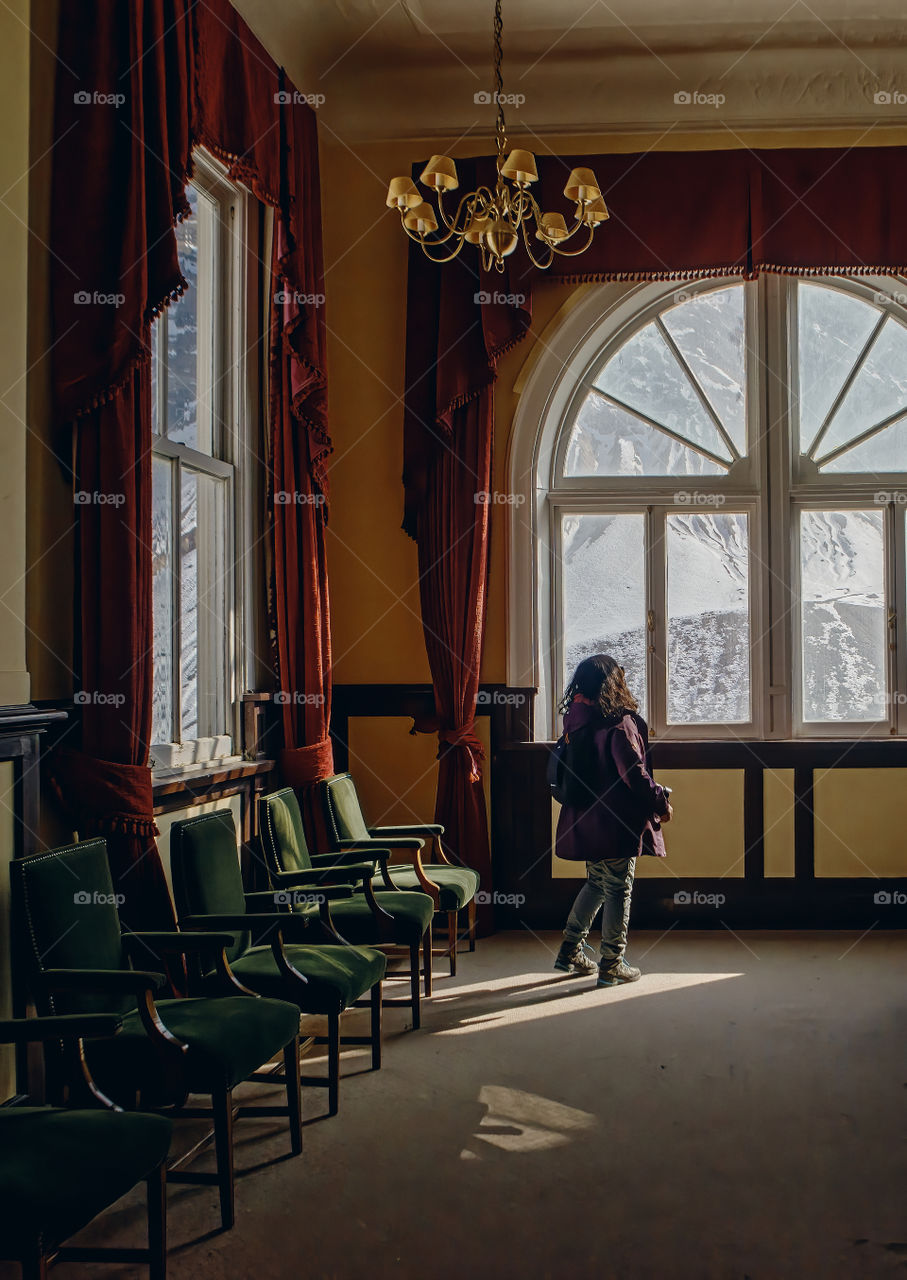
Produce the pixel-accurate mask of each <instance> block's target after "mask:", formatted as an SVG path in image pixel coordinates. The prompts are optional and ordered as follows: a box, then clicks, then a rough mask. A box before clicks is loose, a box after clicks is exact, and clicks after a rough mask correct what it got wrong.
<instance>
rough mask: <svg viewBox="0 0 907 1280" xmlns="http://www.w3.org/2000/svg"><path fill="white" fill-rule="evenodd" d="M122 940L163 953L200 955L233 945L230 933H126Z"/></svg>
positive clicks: (128, 943)
mask: <svg viewBox="0 0 907 1280" xmlns="http://www.w3.org/2000/svg"><path fill="white" fill-rule="evenodd" d="M123 942H124V943H126V944H127V945H129V946H131V945H132V943H133V942H140V943H141V944H142V945H143V946H144V947H145V948H146V949H147V950H149V951H153V952H159V951H160V952H163V953H164V954H165V955H167V954H171V955H186V956H189V955H200V954H204V953H205V952H206V951H210V952H214V953H216V952H218V951H220V950H222V949H223V948H224V947H232V946H233V935H232V933H202V932H201V931H199V932H198V933H194V932H193V933H173V932H170V933H144V932H143V933H127V934H124V935H123Z"/></svg>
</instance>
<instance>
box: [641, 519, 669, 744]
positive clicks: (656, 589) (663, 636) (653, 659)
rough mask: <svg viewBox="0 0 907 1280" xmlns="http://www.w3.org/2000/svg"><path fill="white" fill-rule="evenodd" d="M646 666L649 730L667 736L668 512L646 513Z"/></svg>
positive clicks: (655, 735)
mask: <svg viewBox="0 0 907 1280" xmlns="http://www.w3.org/2000/svg"><path fill="white" fill-rule="evenodd" d="M646 663H647V669H648V683H649V690H650V692H649V729H650V731H651V733H652V736H653V737H660V736H661V734H662V733H664V730H665V727H666V726H667V722H668V687H667V666H668V662H667V563H666V559H665V510H664V508H663V507H656V506H653V505H650V506H649V507H648V508H647V510H646Z"/></svg>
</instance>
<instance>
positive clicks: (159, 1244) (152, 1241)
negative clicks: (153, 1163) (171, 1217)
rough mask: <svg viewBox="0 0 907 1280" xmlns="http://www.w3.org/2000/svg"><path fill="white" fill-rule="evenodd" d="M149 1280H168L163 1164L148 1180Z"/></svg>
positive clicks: (165, 1195) (165, 1181)
mask: <svg viewBox="0 0 907 1280" xmlns="http://www.w3.org/2000/svg"><path fill="white" fill-rule="evenodd" d="M145 1181H146V1185H147V1187H148V1253H149V1258H148V1266H149V1280H167V1175H166V1170H165V1167H164V1165H163V1164H161V1165H159V1166H158V1168H157V1169H155V1171H154V1173H150V1174H149V1175H148V1177H147V1178H146V1180H145Z"/></svg>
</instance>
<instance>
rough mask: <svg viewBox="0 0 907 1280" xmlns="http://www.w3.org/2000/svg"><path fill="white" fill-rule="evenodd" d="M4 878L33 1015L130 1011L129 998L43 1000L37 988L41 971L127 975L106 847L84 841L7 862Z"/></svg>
mask: <svg viewBox="0 0 907 1280" xmlns="http://www.w3.org/2000/svg"><path fill="white" fill-rule="evenodd" d="M9 871H10V887H11V890H12V912H13V918H14V919H16V920H17V921H18V922H19V927H18V928H17V938H18V940H19V941H18V945H19V946H20V948H21V950H22V952H23V953H24V954H23V955H22V956H21V960H22V964H23V967H24V971H25V974H26V976H27V980H28V982H29V985H30V986H31V989H32V994H33V995H34V998H35V1004H36V1006H37V1009H38V1012H39V1013H41V1014H49V1013H123V1012H125V1011H126V1010H127V1009H128V1008H132V1007H133V1006H134V1003H135V1002H134V1000H133V999H132V998H131V997H129V996H105V995H95V994H83V993H81V992H72V993H70V992H65V993H57V994H55V995H53V996H50V995H46V994H45V993H44V992H43V990H42V986H41V974H42V973H43V972H45V970H47V969H124V968H126V963H125V960H124V956H123V939H122V933H121V930H120V917H119V914H118V912H117V901H118V899H117V895H116V893H115V892H114V888H113V880H112V878H111V875H110V864H109V863H108V861H107V845H106V843H105V842H104V841H103V840H101V839H97V840H83V841H82V842H81V843H79V844H70V845H64V846H62V847H61V848H59V849H48V850H46V851H45V852H44V853H33V854H29V855H28V857H25V858H14V859H13V860H12V862H11V863H10V866H9Z"/></svg>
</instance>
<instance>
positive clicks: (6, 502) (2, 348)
mask: <svg viewBox="0 0 907 1280" xmlns="http://www.w3.org/2000/svg"><path fill="white" fill-rule="evenodd" d="M28 19H29V4H28V0H11V2H10V3H7V4H4V6H3V7H2V9H0V120H2V121H3V131H2V134H0V192H2V195H0V278H2V280H3V307H2V308H0V546H2V548H3V554H2V556H0V705H16V704H21V703H24V702H28V700H29V697H30V692H31V691H30V688H29V679H28V673H27V670H26V659H25V634H26V632H25V564H26V550H25V526H26V515H25V453H26V439H27V427H26V422H27V418H28V406H27V403H26V382H25V371H26V368H27V356H26V340H25V331H26V319H27V314H28V279H27V271H26V263H27V260H28V166H29V153H28V146H29V142H28V102H29V83H28V74H29V36H28ZM12 781H13V771H12V766H11V765H8V764H4V765H2V766H0V1018H2V1017H8V1016H9V1013H10V980H9V875H8V873H7V867H8V865H9V860H10V858H11V857H12V854H13V848H14V831H15V829H14V825H13V810H12V796H11V791H10V789H11V787H12ZM13 1088H14V1078H13V1055H12V1052H11V1051H10V1050H8V1049H4V1050H3V1051H0V1100H2V1099H4V1098H6V1097H9V1095H10V1094H11V1093H12V1092H13Z"/></svg>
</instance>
